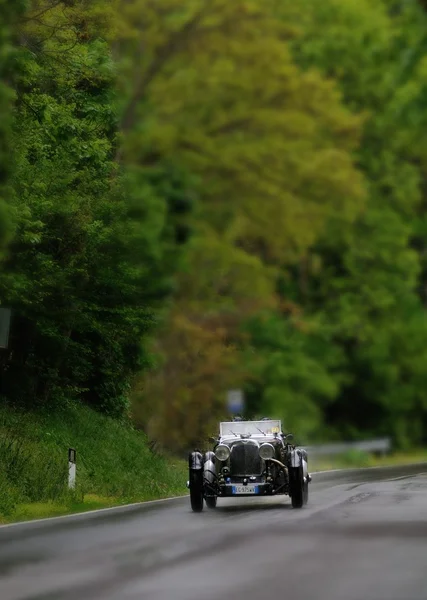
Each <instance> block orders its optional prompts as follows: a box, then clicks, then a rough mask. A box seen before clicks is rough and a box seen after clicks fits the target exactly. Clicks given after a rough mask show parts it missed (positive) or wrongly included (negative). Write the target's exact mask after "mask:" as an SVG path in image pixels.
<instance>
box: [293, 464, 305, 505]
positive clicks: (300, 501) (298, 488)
mask: <svg viewBox="0 0 427 600" xmlns="http://www.w3.org/2000/svg"><path fill="white" fill-rule="evenodd" d="M289 479H290V493H291V501H292V507H293V508H302V507H303V505H304V499H305V498H304V496H305V495H306V491H305V489H304V486H305V485H307V486H308V484H304V475H303V471H302V468H301V467H296V468H292V467H291V468H290V469H289ZM307 498H308V490H307Z"/></svg>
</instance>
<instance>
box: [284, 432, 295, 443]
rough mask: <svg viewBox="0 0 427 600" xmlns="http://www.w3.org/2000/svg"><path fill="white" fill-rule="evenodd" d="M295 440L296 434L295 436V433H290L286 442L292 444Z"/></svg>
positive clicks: (286, 437)
mask: <svg viewBox="0 0 427 600" xmlns="http://www.w3.org/2000/svg"><path fill="white" fill-rule="evenodd" d="M293 439H294V434H293V433H288V434H287V435H286V436H285V440H286V441H287V442H292V440H293Z"/></svg>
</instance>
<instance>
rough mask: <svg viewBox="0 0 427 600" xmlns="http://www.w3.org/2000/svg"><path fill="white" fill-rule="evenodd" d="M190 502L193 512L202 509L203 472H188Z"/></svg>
mask: <svg viewBox="0 0 427 600" xmlns="http://www.w3.org/2000/svg"><path fill="white" fill-rule="evenodd" d="M190 503H191V509H192V511H193V512H202V510H203V472H202V471H201V470H200V472H198V471H193V472H192V473H190Z"/></svg>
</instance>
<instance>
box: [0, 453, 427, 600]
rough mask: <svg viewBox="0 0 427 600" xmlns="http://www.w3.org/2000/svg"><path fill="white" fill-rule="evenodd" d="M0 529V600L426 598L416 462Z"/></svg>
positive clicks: (421, 476)
mask: <svg viewBox="0 0 427 600" xmlns="http://www.w3.org/2000/svg"><path fill="white" fill-rule="evenodd" d="M310 485H311V488H310V500H309V504H308V505H307V506H306V507H304V508H303V509H301V510H293V509H292V508H291V506H290V502H289V499H288V498H286V497H283V496H282V497H277V498H268V499H263V500H260V499H258V500H254V499H252V498H242V499H239V500H228V499H227V500H225V499H224V500H222V501H221V500H219V502H218V507H217V509H215V510H207V509H206V510H205V511H204V512H203V513H201V514H193V513H191V511H190V508H189V501H188V499H187V498H182V499H178V500H172V501H165V502H162V503H156V504H148V505H145V506H139V507H133V508H130V509H125V510H122V511H119V512H107V513H98V514H96V515H94V516H92V517H87V516H84V517H75V518H71V519H62V520H61V519H60V520H56V521H48V522H46V523H34V524H23V525H18V526H12V527H5V528H0V600H98V599H99V600H101V599H102V600H145V599H147V600H218V598H219V597H224V598H227V599H233V600H240V599H242V600H243V599H245V600H261V599H264V598H291V599H292V600H385V599H387V600H415V599H416V600H421V599H422V600H427V464H426V465H418V466H412V467H405V468H399V469H396V468H391V469H369V470H364V471H355V472H344V473H343V472H339V473H332V474H319V475H317V476H316V475H314V476H313V482H312V484H310Z"/></svg>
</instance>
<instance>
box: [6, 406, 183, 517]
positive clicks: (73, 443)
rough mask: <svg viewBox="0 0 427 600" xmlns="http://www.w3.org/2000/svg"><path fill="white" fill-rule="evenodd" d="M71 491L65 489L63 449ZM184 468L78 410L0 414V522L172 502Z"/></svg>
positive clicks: (129, 432)
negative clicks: (71, 468)
mask: <svg viewBox="0 0 427 600" xmlns="http://www.w3.org/2000/svg"><path fill="white" fill-rule="evenodd" d="M69 447H72V448H75V449H76V450H77V479H76V482H77V485H76V489H75V490H74V491H73V490H69V489H68V448H69ZM187 478H188V477H187V470H186V463H185V461H184V460H182V459H178V458H171V457H164V456H160V455H159V454H157V452H156V451H155V450H150V448H149V445H148V443H147V439H146V436H145V435H144V434H143V433H141V432H139V431H135V429H133V428H132V426H131V425H130V424H128V425H124V424H121V423H119V422H117V421H116V420H114V419H112V418H111V417H106V416H103V415H100V414H98V413H96V412H94V411H92V410H90V409H89V408H87V407H84V406H80V407H79V406H71V407H68V408H64V409H63V410H59V411H57V412H55V413H52V412H43V411H39V412H37V413H36V414H32V413H24V412H22V411H15V410H10V409H6V408H5V407H2V408H0V523H6V522H11V521H16V520H25V519H32V518H41V517H48V516H55V515H61V514H68V513H70V512H79V511H84V510H89V509H94V508H106V507H109V506H117V505H121V504H128V503H131V502H139V501H144V500H154V499H158V498H166V497H170V496H177V495H181V494H184V493H186V492H187V489H186V487H185V482H186V480H187Z"/></svg>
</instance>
